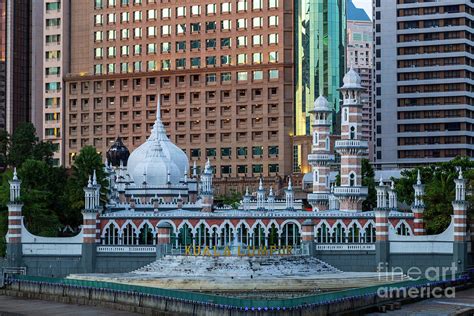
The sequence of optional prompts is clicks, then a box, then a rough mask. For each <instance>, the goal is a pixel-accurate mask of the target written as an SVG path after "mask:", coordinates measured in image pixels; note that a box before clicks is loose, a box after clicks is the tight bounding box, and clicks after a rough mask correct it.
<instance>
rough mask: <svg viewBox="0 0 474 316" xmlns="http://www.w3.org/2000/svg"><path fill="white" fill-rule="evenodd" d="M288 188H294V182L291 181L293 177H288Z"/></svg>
mask: <svg viewBox="0 0 474 316" xmlns="http://www.w3.org/2000/svg"><path fill="white" fill-rule="evenodd" d="M288 190H293V184H292V183H291V177H290V178H288Z"/></svg>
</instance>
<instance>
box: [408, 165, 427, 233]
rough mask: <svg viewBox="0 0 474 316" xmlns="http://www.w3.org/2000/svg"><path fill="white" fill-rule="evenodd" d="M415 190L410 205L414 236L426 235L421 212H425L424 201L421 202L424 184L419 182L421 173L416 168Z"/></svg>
mask: <svg viewBox="0 0 474 316" xmlns="http://www.w3.org/2000/svg"><path fill="white" fill-rule="evenodd" d="M413 189H414V190H415V200H414V201H413V205H412V206H411V211H412V212H413V215H414V216H415V219H414V232H413V233H414V234H415V235H416V236H419V235H426V230H425V225H424V221H423V214H424V212H425V203H424V202H423V195H425V186H424V185H423V184H422V183H421V174H420V170H418V175H417V177H416V184H415V185H413Z"/></svg>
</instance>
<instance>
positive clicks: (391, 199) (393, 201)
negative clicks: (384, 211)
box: [387, 181, 398, 210]
mask: <svg viewBox="0 0 474 316" xmlns="http://www.w3.org/2000/svg"><path fill="white" fill-rule="evenodd" d="M387 192H388V208H389V209H391V210H396V209H397V207H398V200H397V191H395V182H393V181H392V184H391V186H390V189H388V190H387Z"/></svg>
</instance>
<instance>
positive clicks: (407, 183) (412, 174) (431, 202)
mask: <svg viewBox="0 0 474 316" xmlns="http://www.w3.org/2000/svg"><path fill="white" fill-rule="evenodd" d="M457 167H461V168H462V169H463V174H464V178H465V179H466V180H467V181H468V186H467V187H468V189H470V188H472V184H474V182H473V181H474V162H472V161H470V159H469V158H467V157H457V158H455V159H453V160H451V161H449V162H442V163H437V164H433V165H430V166H426V167H419V168H417V169H411V170H404V171H402V176H401V178H400V179H395V190H396V191H397V195H398V199H399V201H402V202H404V203H406V204H408V205H411V204H412V203H413V200H414V190H413V185H414V184H415V183H416V179H417V173H418V170H420V174H421V178H422V183H423V184H424V185H425V195H424V197H423V200H424V203H425V213H424V219H425V225H426V229H427V232H428V233H429V234H438V233H441V232H443V231H444V230H445V229H446V228H447V227H448V226H449V223H450V222H451V215H452V214H453V209H452V205H451V203H452V201H453V200H454V196H455V194H454V189H455V185H454V179H456V178H457V176H458V171H457V170H456V168H457ZM467 198H468V199H473V197H472V196H468V197H467ZM471 205H472V203H471ZM468 214H472V212H471V211H470V210H469V211H468Z"/></svg>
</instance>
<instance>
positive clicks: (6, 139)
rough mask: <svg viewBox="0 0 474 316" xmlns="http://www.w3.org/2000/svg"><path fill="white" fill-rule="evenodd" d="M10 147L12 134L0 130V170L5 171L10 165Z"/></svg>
mask: <svg viewBox="0 0 474 316" xmlns="http://www.w3.org/2000/svg"><path fill="white" fill-rule="evenodd" d="M9 147H10V135H9V134H8V132H7V131H5V130H0V171H1V172H5V170H6V169H7V165H8V149H9Z"/></svg>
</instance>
